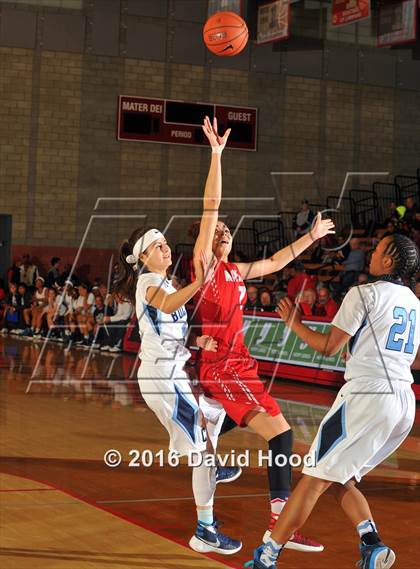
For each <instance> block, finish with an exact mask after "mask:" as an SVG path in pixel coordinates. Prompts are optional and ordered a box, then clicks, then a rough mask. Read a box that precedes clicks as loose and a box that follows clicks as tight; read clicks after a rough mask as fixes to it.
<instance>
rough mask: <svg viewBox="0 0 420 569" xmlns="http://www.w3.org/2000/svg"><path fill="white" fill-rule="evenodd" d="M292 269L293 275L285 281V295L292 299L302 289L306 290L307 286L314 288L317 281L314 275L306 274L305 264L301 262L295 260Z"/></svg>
mask: <svg viewBox="0 0 420 569" xmlns="http://www.w3.org/2000/svg"><path fill="white" fill-rule="evenodd" d="M294 269H295V276H294V277H293V278H291V279H290V281H289V282H288V283H287V296H288V297H290V298H291V299H292V300H294V299H295V298H296V296H297V295H298V294H299V293H300V292H301V291H302V290H306V289H307V288H314V289H315V288H316V285H317V281H318V279H317V278H316V277H315V276H313V275H308V274H306V271H305V265H304V264H303V263H300V262H299V261H296V262H295V265H294Z"/></svg>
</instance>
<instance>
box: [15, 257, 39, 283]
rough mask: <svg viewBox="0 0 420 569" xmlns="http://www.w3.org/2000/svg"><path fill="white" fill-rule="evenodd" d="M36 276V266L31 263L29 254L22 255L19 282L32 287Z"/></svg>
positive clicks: (37, 273) (37, 275)
mask: <svg viewBox="0 0 420 569" xmlns="http://www.w3.org/2000/svg"><path fill="white" fill-rule="evenodd" d="M38 277H39V272H38V267H37V266H36V265H34V264H33V263H32V261H31V257H30V256H29V255H23V257H22V264H21V266H20V278H19V282H21V283H25V284H26V286H27V287H33V286H34V284H35V281H36V279H37V278H38Z"/></svg>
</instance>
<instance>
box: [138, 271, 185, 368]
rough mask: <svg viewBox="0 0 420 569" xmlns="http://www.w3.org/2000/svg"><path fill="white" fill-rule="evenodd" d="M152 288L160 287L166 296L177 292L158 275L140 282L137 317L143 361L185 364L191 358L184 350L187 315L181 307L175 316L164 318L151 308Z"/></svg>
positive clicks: (139, 280) (143, 275)
mask: <svg viewBox="0 0 420 569" xmlns="http://www.w3.org/2000/svg"><path fill="white" fill-rule="evenodd" d="M149 287H161V288H162V289H163V290H164V291H165V292H166V293H167V294H172V293H174V292H176V289H175V288H174V287H173V286H172V283H171V281H170V280H168V279H166V278H164V277H162V276H161V275H158V274H156V273H144V274H142V275H140V276H139V278H138V280H137V290H136V314H137V320H138V323H139V330H140V337H141V351H140V358H141V360H142V361H145V362H149V363H155V364H163V365H165V364H173V363H174V362H175V361H176V362H178V363H179V362H185V361H187V360H188V359H189V358H190V357H191V354H190V352H189V350H188V349H187V348H186V347H185V337H186V334H187V330H188V324H187V311H186V310H185V307H184V306H181V308H179V309H178V310H177V311H176V312H173V313H172V314H165V313H164V312H161V311H160V310H158V309H157V308H154V307H153V306H151V305H150V304H148V302H147V300H146V292H147V289H148V288H149Z"/></svg>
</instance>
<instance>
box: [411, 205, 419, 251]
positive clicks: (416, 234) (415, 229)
mask: <svg viewBox="0 0 420 569" xmlns="http://www.w3.org/2000/svg"><path fill="white" fill-rule="evenodd" d="M411 238H412V239H413V241H414V242H415V244H416V245H417V247H420V212H418V213H416V216H415V218H414V221H413V226H412V230H411Z"/></svg>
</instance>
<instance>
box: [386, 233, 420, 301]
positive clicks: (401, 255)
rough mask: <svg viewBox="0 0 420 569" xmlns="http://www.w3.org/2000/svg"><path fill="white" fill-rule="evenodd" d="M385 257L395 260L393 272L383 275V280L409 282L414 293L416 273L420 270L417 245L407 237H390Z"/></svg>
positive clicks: (419, 256)
mask: <svg viewBox="0 0 420 569" xmlns="http://www.w3.org/2000/svg"><path fill="white" fill-rule="evenodd" d="M384 255H389V256H390V257H392V259H393V265H392V272H391V274H388V275H382V276H381V277H380V279H381V280H388V281H393V280H407V281H408V284H409V287H410V288H411V290H413V291H414V289H415V288H416V273H417V272H418V271H419V270H420V253H419V250H418V248H417V245H416V244H415V243H414V241H412V240H411V239H410V238H409V237H406V236H405V235H400V234H398V233H397V234H395V235H392V236H390V241H389V243H388V245H387V246H386V248H385V251H384Z"/></svg>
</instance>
